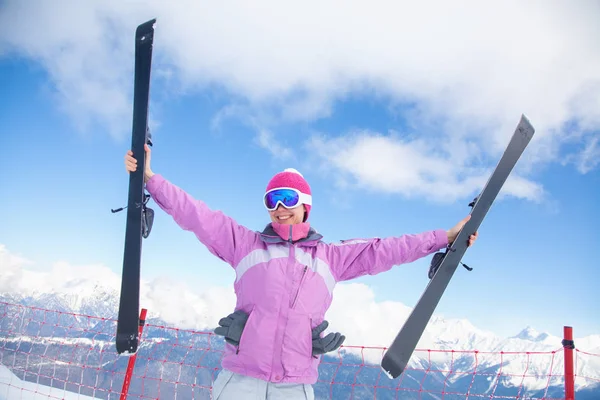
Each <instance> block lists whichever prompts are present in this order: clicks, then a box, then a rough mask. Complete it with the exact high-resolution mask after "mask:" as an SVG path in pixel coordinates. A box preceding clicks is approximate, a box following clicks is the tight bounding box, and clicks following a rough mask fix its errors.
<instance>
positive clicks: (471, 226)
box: [381, 115, 535, 379]
mask: <svg viewBox="0 0 600 400" xmlns="http://www.w3.org/2000/svg"><path fill="white" fill-rule="evenodd" d="M534 132H535V130H534V128H533V126H531V124H530V123H529V121H528V120H527V118H526V117H525V116H524V115H522V116H521V120H520V121H519V124H518V126H517V129H516V130H515V133H514V135H513V137H512V139H511V140H510V143H509V144H508V147H507V148H506V150H505V152H504V155H503V156H502V158H501V159H500V161H499V163H498V165H497V166H496V169H495V170H494V172H493V173H492V175H491V177H490V178H489V180H488V182H487V183H486V185H485V187H484V188H483V191H482V192H481V193H480V194H479V196H478V197H476V198H475V200H474V202H473V203H471V204H470V206H472V209H471V219H470V220H469V221H468V222H467V223H466V224H465V226H464V227H463V229H462V230H461V231H460V233H459V234H458V236H457V237H456V240H454V243H452V245H451V246H449V247H448V248H447V249H446V253H445V254H444V255H443V259H441V262H440V261H439V260H437V261H435V262H436V263H439V265H437V266H436V267H437V268H434V269H433V276H431V275H430V278H431V280H430V282H429V284H428V285H427V287H426V288H425V291H424V292H423V294H422V295H421V298H420V299H419V301H418V302H417V304H416V305H415V307H414V309H413V310H412V312H411V314H410V315H409V317H408V319H407V320H406V322H404V325H403V326H402V329H401V330H400V332H399V333H398V335H397V336H396V338H395V339H394V341H393V342H392V344H391V346H390V347H389V349H388V350H387V351H386V353H385V355H384V356H383V359H382V361H381V368H382V369H383V371H384V372H385V373H386V374H387V375H388V376H389V377H390V378H392V379H394V378H397V377H398V376H400V375H401V374H402V372H404V369H405V368H406V366H407V365H408V362H409V360H410V357H411V356H412V353H413V351H414V350H415V348H416V346H417V343H418V342H419V340H420V339H421V336H422V334H423V331H424V330H425V328H426V326H427V324H428V323H429V320H430V318H431V316H432V315H433V312H434V310H435V308H436V307H437V304H438V303H439V301H440V299H441V298H442V296H443V294H444V291H445V290H446V287H447V286H448V283H449V282H450V279H451V278H452V275H453V274H454V272H455V271H456V268H458V265H459V264H460V263H461V259H462V257H463V255H464V254H465V252H466V250H467V242H468V238H469V236H470V235H471V234H473V233H474V232H476V231H477V230H478V228H479V226H480V224H481V222H482V221H483V219H484V218H485V216H486V214H487V212H488V210H489V209H490V207H491V205H492V203H493V202H494V200H495V199H496V196H497V195H498V193H499V192H500V190H501V189H502V186H503V185H504V182H505V181H506V179H507V178H508V176H509V175H510V173H511V171H512V169H513V167H514V166H515V164H516V163H517V161H518V160H519V158H520V157H521V154H523V152H524V151H525V148H526V147H527V145H528V144H529V142H530V141H531V138H532V137H533V134H534ZM438 254H439V253H438ZM434 259H435V257H434Z"/></svg>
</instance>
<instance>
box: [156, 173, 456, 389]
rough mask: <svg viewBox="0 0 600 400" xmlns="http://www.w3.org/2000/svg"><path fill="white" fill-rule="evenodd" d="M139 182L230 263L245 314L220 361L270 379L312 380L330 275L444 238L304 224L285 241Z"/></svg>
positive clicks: (361, 271) (383, 264)
mask: <svg viewBox="0 0 600 400" xmlns="http://www.w3.org/2000/svg"><path fill="white" fill-rule="evenodd" d="M146 189H147V190H148V192H149V193H150V194H151V195H152V197H153V198H154V201H155V202H156V203H157V204H158V205H159V207H160V208H161V209H162V210H164V211H165V212H166V213H167V214H169V215H170V216H172V217H173V219H174V220H175V222H176V223H177V224H178V225H179V226H180V227H181V228H182V229H184V230H188V231H191V232H193V233H194V234H195V235H196V237H197V238H198V240H199V241H200V242H201V243H203V244H204V245H205V246H206V247H207V248H208V250H209V251H210V252H211V253H213V254H214V255H216V256H217V257H219V258H220V259H222V260H224V261H225V262H226V263H228V264H229V265H231V266H232V267H233V269H234V270H235V274H236V278H235V283H234V289H235V293H236V296H237V304H236V310H237V309H241V310H243V311H245V312H246V313H248V314H249V317H248V321H247V323H246V326H245V328H244V331H243V333H242V337H241V339H240V344H239V347H237V346H233V345H231V344H228V343H227V344H226V350H225V355H224V357H223V360H222V366H223V368H224V369H227V370H230V371H232V372H236V373H239V374H243V375H247V376H251V377H255V378H259V379H262V380H266V381H270V382H294V383H308V384H314V383H315V382H316V381H317V378H318V366H319V362H320V357H314V356H312V333H311V330H312V329H313V328H314V327H316V326H317V325H318V324H319V323H321V322H322V321H323V319H324V317H325V312H326V311H327V309H328V308H329V306H330V305H331V301H332V299H333V297H332V295H333V289H334V287H335V285H336V283H337V282H341V281H347V280H350V279H354V278H357V277H360V276H363V275H375V274H378V273H380V272H384V271H387V270H389V269H390V268H392V266H394V265H398V264H403V263H409V262H412V261H414V260H417V259H419V258H421V257H424V256H427V255H429V254H432V253H434V252H436V251H438V250H440V249H442V248H444V247H445V246H446V245H447V244H448V238H447V235H446V231H445V230H442V229H439V230H434V231H430V232H424V233H421V234H416V235H403V236H400V237H389V238H385V239H379V238H374V239H355V240H350V241H343V242H341V243H339V244H327V243H324V242H322V241H321V238H322V236H321V235H320V234H318V233H317V232H316V231H315V230H314V229H312V228H311V229H310V231H309V233H308V236H306V237H305V238H304V239H301V240H298V241H295V242H292V240H284V239H283V238H282V237H281V236H279V235H277V234H276V233H275V231H274V229H273V228H272V227H271V224H269V225H267V227H266V228H265V230H264V231H263V232H256V231H252V230H250V229H247V228H245V227H243V226H241V225H238V224H237V223H236V222H235V221H234V220H233V219H232V218H230V217H228V216H226V215H224V214H223V213H222V212H220V211H213V210H211V209H209V208H208V207H207V206H206V204H205V203H204V202H202V201H200V200H197V199H194V198H193V197H191V196H190V195H189V194H187V193H186V192H185V191H183V190H182V189H180V188H179V187H177V186H175V185H174V184H172V183H170V182H169V181H167V180H166V179H164V178H163V177H162V176H161V175H158V174H155V175H154V176H153V177H152V178H151V179H149V180H148V182H147V184H146ZM291 229H293V225H291V226H290V230H291ZM290 233H291V232H290ZM289 237H290V238H292V237H293V236H292V235H291V234H290V236H289Z"/></svg>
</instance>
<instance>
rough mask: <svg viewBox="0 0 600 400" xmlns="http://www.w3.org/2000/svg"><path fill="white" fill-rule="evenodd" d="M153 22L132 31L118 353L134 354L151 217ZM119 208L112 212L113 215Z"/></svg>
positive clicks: (136, 343)
mask: <svg viewBox="0 0 600 400" xmlns="http://www.w3.org/2000/svg"><path fill="white" fill-rule="evenodd" d="M155 22H156V19H152V20H150V21H148V22H145V23H143V24H141V25H139V26H138V27H137V29H136V31H135V75H134V93H133V131H132V137H131V151H133V156H134V157H135V158H136V160H137V165H138V168H137V170H136V171H134V172H132V173H130V175H129V197H128V201H127V207H124V208H127V225H126V228H125V249H124V254H123V274H122V279H121V298H120V302H119V316H118V322H117V336H116V347H117V352H118V353H119V354H121V353H130V354H134V353H135V352H136V351H137V347H138V330H139V312H140V309H139V308H140V304H139V303H140V264H141V258H142V239H143V238H146V237H148V235H149V234H150V229H151V227H152V221H153V216H154V213H153V211H152V210H151V209H149V208H147V207H146V203H147V202H148V200H149V198H150V196H149V195H147V194H146V193H145V191H144V164H145V162H146V152H145V151H144V144H146V143H148V145H150V146H151V145H152V141H151V137H150V132H149V130H148V101H149V97H150V70H151V66H152V45H153V41H154V23H155ZM122 209H123V208H121V209H119V210H112V211H113V212H117V211H120V210H122Z"/></svg>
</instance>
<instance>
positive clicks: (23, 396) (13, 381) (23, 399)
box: [0, 365, 94, 400]
mask: <svg viewBox="0 0 600 400" xmlns="http://www.w3.org/2000/svg"><path fill="white" fill-rule="evenodd" d="M49 396H52V397H50V398H56V399H64V400H75V399H79V400H85V399H89V400H92V399H94V397H89V396H83V395H81V394H78V393H73V392H68V391H66V390H64V389H58V388H53V387H49V386H44V385H38V384H36V383H33V382H26V381H22V380H21V379H19V378H18V377H17V376H16V375H15V374H13V373H12V372H10V370H9V369H8V368H6V367H4V366H3V365H0V400H9V399H20V400H40V399H45V400H47V399H48V398H49Z"/></svg>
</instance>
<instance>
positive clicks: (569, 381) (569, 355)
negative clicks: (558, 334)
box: [562, 326, 575, 400]
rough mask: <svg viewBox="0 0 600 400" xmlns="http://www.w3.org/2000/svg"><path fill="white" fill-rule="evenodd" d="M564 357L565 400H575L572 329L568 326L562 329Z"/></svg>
mask: <svg viewBox="0 0 600 400" xmlns="http://www.w3.org/2000/svg"><path fill="white" fill-rule="evenodd" d="M562 345H563V349H564V357H565V399H566V400H574V399H575V374H574V371H573V349H575V342H574V341H573V328H572V327H570V326H565V327H564V336H563V341H562Z"/></svg>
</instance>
